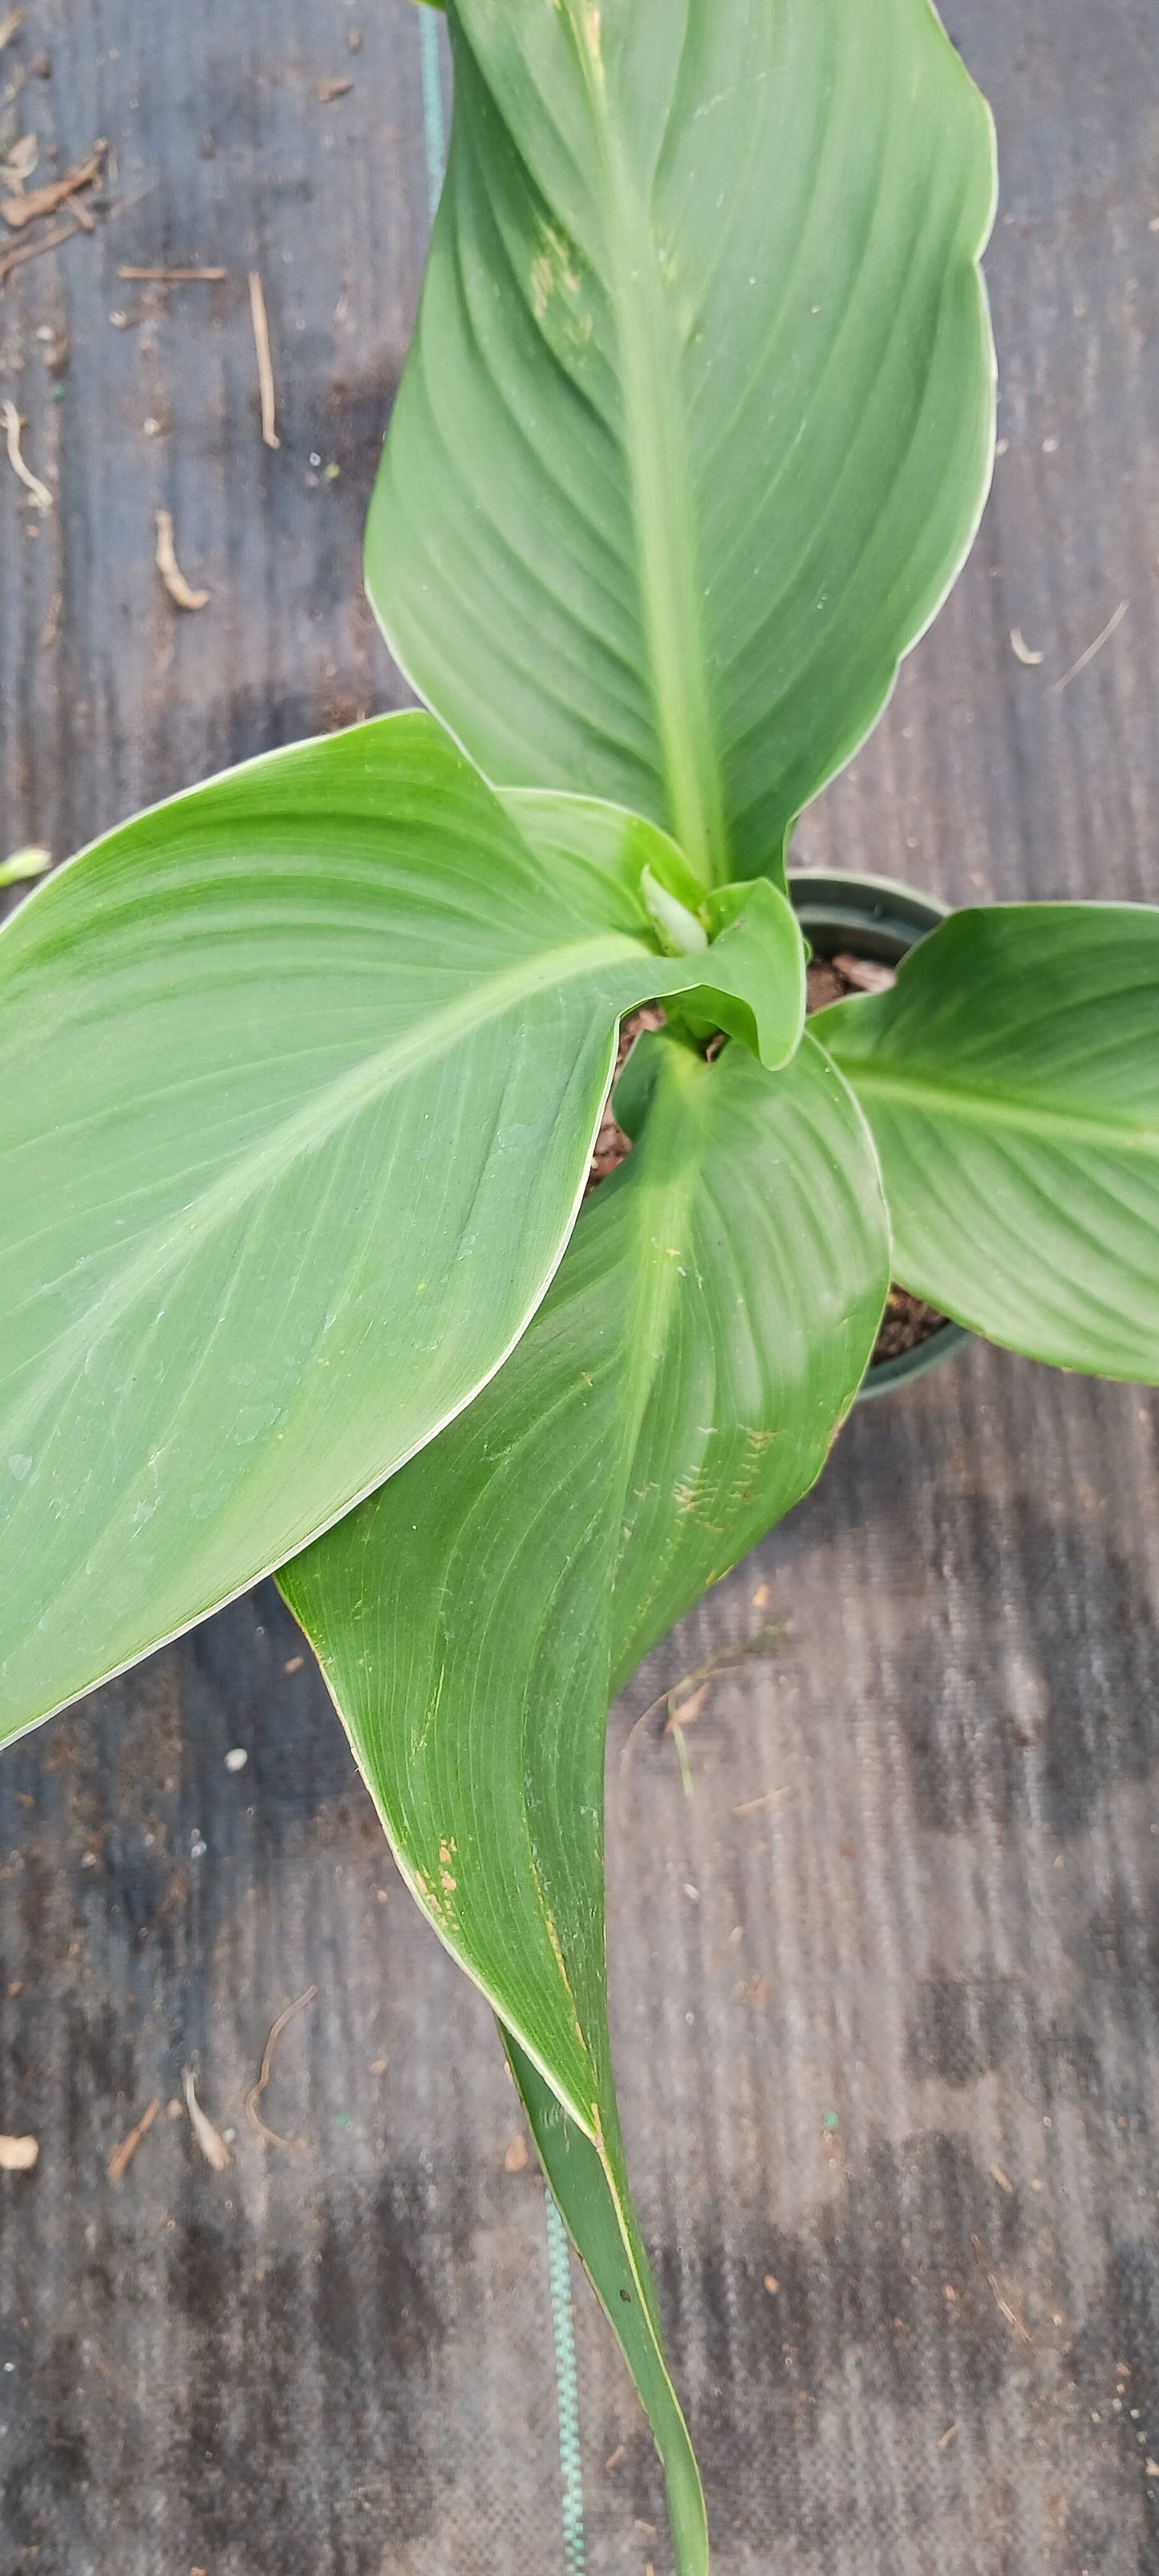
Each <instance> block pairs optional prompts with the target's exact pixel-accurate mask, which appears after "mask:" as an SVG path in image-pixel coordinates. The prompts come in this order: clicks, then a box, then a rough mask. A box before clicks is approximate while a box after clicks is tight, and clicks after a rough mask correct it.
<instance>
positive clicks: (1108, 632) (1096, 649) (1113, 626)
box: [1054, 599, 1131, 698]
mask: <svg viewBox="0 0 1159 2576" xmlns="http://www.w3.org/2000/svg"><path fill="white" fill-rule="evenodd" d="M1130 605H1131V602H1130V600H1129V599H1121V600H1120V601H1119V605H1118V607H1117V608H1116V610H1115V613H1114V616H1113V617H1108V619H1107V622H1106V625H1105V626H1104V627H1103V629H1102V631H1101V633H1100V634H1098V635H1096V637H1095V640H1094V643H1093V644H1088V646H1087V649H1086V652H1085V653H1080V654H1079V657H1078V660H1077V662H1074V663H1072V665H1071V668H1070V670H1069V671H1064V673H1063V676H1062V678H1061V680H1056V681H1055V684H1054V694H1055V696H1056V698H1061V696H1062V693H1063V690H1064V689H1069V687H1070V684H1071V681H1072V680H1077V678H1078V675H1079V672H1080V671H1085V670H1086V668H1087V664H1088V663H1089V662H1093V661H1094V658H1095V655H1096V653H1101V652H1102V649H1103V646H1104V644H1109V643H1110V640H1111V637H1112V635H1117V634H1118V631H1119V628H1120V626H1121V625H1122V623H1123V619H1124V618H1125V616H1126V614H1127V610H1128V609H1129V607H1130Z"/></svg>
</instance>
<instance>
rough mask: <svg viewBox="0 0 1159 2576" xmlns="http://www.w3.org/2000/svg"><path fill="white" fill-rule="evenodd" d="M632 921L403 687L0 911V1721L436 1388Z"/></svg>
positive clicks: (384, 1456) (357, 1467)
mask: <svg viewBox="0 0 1159 2576" xmlns="http://www.w3.org/2000/svg"><path fill="white" fill-rule="evenodd" d="M714 977H715V978H718V979H719V980H720V981H721V983H722V984H723V986H724V988H725V991H724V994H723V995H722V1010H723V1013H724V1015H725V1017H726V1018H727V1019H728V1021H729V1024H730V1025H733V1026H735V1027H737V1028H738V1029H739V1030H740V1033H741V1034H742V1035H745V1036H748V1035H750V1034H751V1035H753V1036H755V1035H756V1033H757V1032H756V1023H757V1019H758V1017H759V1014H760V1011H761V1008H762V1006H763V1004H762V997H764V996H765V995H766V991H767V989H768V988H769V987H770V981H771V982H772V983H773V984H775V980H776V978H775V961H771V960H770V955H769V948H768V938H767V925H766V926H765V929H762V925H761V923H760V922H756V923H755V925H754V922H753V921H751V920H750V921H747V922H743V923H741V924H739V925H737V926H734V927H732V928H729V929H727V930H725V931H724V932H723V933H722V936H721V938H720V939H719V941H718V942H717V944H716V946H715V948H713V949H712V950H711V951H709V952H707V953H706V954H705V955H704V956H701V957H698V958H696V959H693V960H689V959H687V958H676V959H671V958H663V957H660V956H658V955H657V954H656V953H655V934H654V932H653V929H652V926H651V924H650V923H649V922H648V920H647V916H646V914H645V913H644V912H643V909H642V906H641V902H640V899H639V895H638V893H637V894H636V895H632V893H631V890H630V888H627V887H625V888H623V889H617V886H616V884H615V882H614V880H613V879H612V878H611V877H609V876H608V875H607V874H606V873H605V874H603V875H601V873H600V872H599V871H598V870H596V869H594V868H585V867H584V866H582V865H581V864H579V863H578V862H577V863H575V864H570V863H569V862H568V861H567V858H566V854H563V853H561V854H559V855H558V856H557V859H556V861H555V863H554V865H553V869H552V874H551V876H550V879H549V878H548V876H547V875H546V873H545V871H544V869H543V867H542V864H541V863H540V862H539V860H538V859H537V858H536V857H535V856H534V854H533V853H532V851H531V850H530V848H529V847H528V845H527V843H526V841H525V840H524V839H523V838H522V837H521V836H520V835H519V834H518V833H517V832H516V830H515V829H514V827H513V825H512V824H511V823H510V821H509V820H508V818H507V817H506V815H505V814H504V813H503V811H502V809H501V808H500V806H499V805H498V804H497V802H496V800H495V798H494V797H493V796H492V794H491V792H490V790H489V789H488V788H487V786H486V785H485V784H484V782H483V780H482V779H481V778H480V777H479V775H478V773H477V771H475V770H473V769H472V768H471V767H470V766H469V764H468V763H467V762H466V761H465V760H464V759H463V757H462V756H461V754H460V753H459V752H458V751H457V750H456V749H455V748H454V746H453V745H452V744H451V743H450V742H449V740H448V738H447V736H446V735H445V734H444V733H443V732H442V731H441V729H440V728H439V727H438V726H437V725H436V724H434V723H433V722H432V720H431V718H430V717H429V716H425V715H419V716H416V715H405V716H395V717H390V718H386V719H381V720H379V721H377V722H375V723H372V724H368V725H363V726H358V727H355V728H354V729H353V730H352V731H351V732H349V733H345V734H340V735H335V736H333V737H331V738H330V739H329V740H327V741H322V742H318V743H313V744H306V745H303V746H300V747H298V748H297V749H295V750H293V751H289V752H279V753H275V754H272V755H271V756H270V757H268V758H266V759H262V760H258V761H254V762H252V763H250V764H249V765H248V766H247V767H245V768H242V769H238V770H235V771H232V772H230V773H228V774H227V775H226V776H225V777H223V778H219V779H215V780H213V781H211V782H210V784H209V785H208V786H205V787H201V788H198V789H196V790H195V791H194V792H193V793H192V794H190V795H187V796H182V797H178V798H176V799H174V801H173V802H172V803H170V804H167V805H163V806H159V807H158V808H156V809H155V810H154V811H153V812H152V813H149V814H145V815H142V816H139V817H138V818H137V819H136V820H135V821H133V822H131V823H128V824H126V825H125V826H124V827H123V828H122V829H121V830H120V831H117V832H113V833H110V834H109V836H108V837H107V839H105V840H103V841H100V842H98V843H96V844H95V845H94V847H93V848H92V849H90V850H88V851H86V852H85V853H84V854H83V855H82V856H81V857H80V858H78V859H75V860H73V861H72V862H71V864H70V865H69V866H68V867H66V868H64V869H62V870H60V871H58V872H57V874H56V875H55V876H53V877H51V878H49V879H48V880H46V882H45V884H44V885H43V886H42V887H41V888H40V889H39V890H38V891H37V892H36V893H34V894H33V895H31V896H30V897H29V899H28V900H27V902H26V903H25V904H24V905H23V906H22V907H21V909H20V910H19V911H18V912H17V913H16V914H15V915H14V916H13V917H12V919H11V920H10V921H9V922H8V923H6V925H5V927H4V930H3V932H2V933H0V1204H2V1206H3V1209H4V1227H3V1238H2V1241H0V1312H2V1314H3V1317H4V1337H3V1350H2V1354H0V1528H2V1544H3V1559H2V1561H3V1566H4V1645H3V1661H2V1664H0V1734H10V1733H13V1732H15V1731H17V1730H18V1729H19V1728H21V1727H23V1726H26V1725H28V1724H30V1723H32V1722H33V1721H35V1720H36V1719H38V1718H40V1717H43V1716H46V1715H47V1714H48V1713H49V1712H50V1711H51V1710H52V1709H53V1708H56V1707H59V1706H60V1705H62V1704H63V1702H65V1701H66V1700H68V1699H69V1698H71V1697H73V1696H74V1695H75V1694H76V1693H78V1692H79V1691H82V1690H84V1689H86V1688H88V1687H90V1686H91V1685H92V1684H93V1683H94V1682H96V1681H98V1680H101V1679H103V1678H104V1677H105V1676H106V1675H107V1674H109V1673H110V1672H114V1671H117V1670H119V1669H120V1668H121V1667H122V1666H123V1665H125V1664H126V1663H129V1662H132V1661H133V1660H134V1659H135V1658H136V1657H137V1656H139V1655H142V1654H144V1653H146V1652H148V1650H149V1649H150V1648H151V1647H152V1646H155V1645H157V1644H158V1643H160V1641H161V1640H162V1639H163V1638H165V1637H167V1636H171V1635H173V1634H174V1633H175V1632H176V1631H177V1630H178V1629H180V1628H183V1627H186V1626H188V1625H189V1624H190V1623H191V1622H192V1621H193V1620H195V1619H198V1618H201V1617H202V1616H204V1614H205V1613H206V1612H207V1611H210V1610H212V1609H214V1608H216V1607H217V1606H218V1604H219V1603H220V1602H222V1601H223V1600H225V1599H227V1598H229V1596H230V1595H231V1594H233V1593H234V1592H237V1591H239V1590H240V1589H242V1588H243V1587H244V1586H245V1585H247V1584H249V1583H251V1582H252V1581H254V1580H255V1578H256V1577H257V1576H258V1575H260V1574H262V1573H264V1572H266V1571H268V1569H269V1568H270V1567H271V1566H272V1565H275V1564H277V1563H279V1562H280V1561H281V1560H282V1558H283V1557H285V1556H286V1555H287V1554H288V1553H291V1552H292V1551H293V1550H294V1549H296V1548H297V1547H298V1546H300V1545H302V1544H304V1543H305V1541H307V1540H308V1539H309V1538H311V1537H312V1536H314V1535H315V1534H316V1533H317V1532H318V1531H319V1530H320V1529H322V1528H324V1527H325V1526H326V1525H327V1523H328V1522H330V1521H332V1520H333V1519H335V1518H336V1516H337V1515H338V1514H339V1513H341V1512H343V1511H344V1510H346V1509H347V1507H348V1506H349V1505H350V1504H351V1503H353V1502H355V1501H356V1500H357V1499H358V1498H359V1497H360V1496H361V1495H363V1494H365V1493H366V1492H367V1491H368V1490H369V1489H370V1488H371V1487H373V1486H374V1485H376V1484H377V1483H378V1482H379V1481H380V1480H381V1478H382V1477H384V1476H387V1475H389V1474H390V1473H391V1472H392V1471H393V1469H394V1468H396V1467H397V1466H398V1465H399V1464H400V1462H401V1460H402V1459H404V1458H406V1457H408V1456H409V1455H410V1454H411V1453H412V1451H413V1450H415V1449H416V1448H418V1447H419V1446H420V1445H421V1443H422V1442H423V1441H425V1440H428V1439H429V1438H430V1437H431V1434H432V1432H434V1431H435V1430H437V1429H438V1428H439V1426H440V1425H441V1424H443V1423H445V1422H446V1421H447V1420H448V1419H449V1418H450V1416H451V1415H453V1414H454V1413H456V1412H457V1411H458V1409H459V1407H460V1406H461V1405H463V1404H465V1403H467V1402H468V1401H469V1399H470V1397H471V1396H472V1395H473V1394H474V1392H475V1390H476V1388H477V1387H478V1386H479V1385H480V1384H481V1383H482V1382H483V1380H484V1379H485V1378H487V1377H488V1376H489V1375H490V1374H491V1372H492V1371H493V1370H494V1369H496V1368H497V1367H498V1366H499V1364H500V1362H501V1361H502V1359H503V1358H504V1356H505V1355H506V1353H507V1352H508V1351H509V1350H510V1348H511V1346H512V1344H513V1343H514V1342H515V1341H516V1340H517V1338H518V1336H519V1334H520V1333H521V1332H522V1331H523V1329H524V1326H525V1325H526V1323H527V1320H528V1317H529V1315H530V1314H531V1313H532V1312H533V1310H534V1308H535V1306H536V1305H537V1304H538V1302H539V1299H540V1297H541V1296H542V1293H543V1290H544V1288H545V1286H546V1284H547V1281H548V1279H549V1277H550V1275H551V1273H552V1271H553V1269H554V1268H555V1265H556V1263H557V1261H558V1259H559V1255H560V1253H561V1251H562V1249H563V1245H564V1243H565V1241H566V1239H567V1236H568V1234H569V1232H570V1230H571V1226H572V1223H573V1221H574V1217H575V1212H576V1208H577V1205H578V1202H579V1197H580V1193H581V1191H582V1188H583V1184H584V1177H585V1173H586V1168H587V1162H588V1156H589V1153H590V1149H591V1144H592V1138H593V1134H594V1131H595V1128H596V1125H597V1122H598V1119H599V1115H600V1108H601V1103H602V1100H603V1096H604V1093H605V1091H606V1088H607V1083H608V1079H609V1074H610V1070H611V1065H612V1061H613V1057H614V1045H615V1022H616V1019H617V1016H618V1014H619V1013H620V1012H621V1011H623V1010H627V1009H630V1008H632V1007H633V1006H634V1005H635V1004H636V1003H637V1002H641V1001H643V1000H645V999H648V998H650V997H651V996H653V995H654V994H657V993H669V992H680V991H681V990H683V989H684V988H685V987H687V986H689V985H690V984H695V990H696V993H697V995H698V996H700V995H702V993H703V989H704V985H705V982H706V981H707V982H709V983H710V984H711V981H712V979H713V978H714Z"/></svg>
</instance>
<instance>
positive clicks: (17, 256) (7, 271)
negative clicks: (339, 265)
mask: <svg viewBox="0 0 1159 2576" xmlns="http://www.w3.org/2000/svg"><path fill="white" fill-rule="evenodd" d="M75 240H76V225H75V224H61V225H60V227H59V230H58V231H56V232H54V233H45V234H43V236H42V238H41V239H40V241H30V242H22V243H21V245H20V248H19V249H18V250H8V251H5V253H4V256H3V259H0V286H3V284H4V280H5V278H6V277H10V276H11V274H12V271H13V269H14V268H23V266H24V262H25V260H26V259H39V257H40V254H41V252H42V251H45V250H59V249H60V245H61V243H62V242H66V241H75Z"/></svg>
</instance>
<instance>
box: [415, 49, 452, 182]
mask: <svg viewBox="0 0 1159 2576" xmlns="http://www.w3.org/2000/svg"><path fill="white" fill-rule="evenodd" d="M419 41H420V43H421V45H422V62H423V123H424V125H425V126H426V132H427V185H428V187H429V189H430V195H431V213H432V215H433V214H434V212H435V208H436V206H437V205H438V202H439V198H440V195H441V194H442V186H443V172H444V170H445V169H446V166H447V129H446V125H445V122H444V118H443V69H442V64H441V63H440V61H439V21H438V17H437V15H436V13H435V11H434V10H433V9H428V8H426V7H425V6H423V5H421V0H420V7H419Z"/></svg>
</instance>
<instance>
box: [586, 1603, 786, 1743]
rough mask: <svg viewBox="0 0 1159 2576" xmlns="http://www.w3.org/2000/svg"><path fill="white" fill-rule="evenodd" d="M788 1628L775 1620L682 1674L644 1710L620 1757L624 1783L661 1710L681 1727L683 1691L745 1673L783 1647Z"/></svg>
mask: <svg viewBox="0 0 1159 2576" xmlns="http://www.w3.org/2000/svg"><path fill="white" fill-rule="evenodd" d="M785 1624H786V1623H785V1621H784V1620H783V1619H774V1620H773V1621H772V1622H771V1623H769V1624H766V1626H765V1627H763V1628H758V1629H757V1632H756V1635H755V1637H749V1638H747V1639H746V1641H745V1643H744V1645H743V1646H739V1647H737V1646H723V1647H720V1648H718V1650H717V1652H716V1654H715V1655H709V1656H708V1657H707V1658H706V1660H705V1662H704V1663H703V1664H698V1665H697V1667H696V1670H695V1672H694V1673H684V1674H682V1676H681V1678H680V1680H679V1681H678V1682H673V1684H672V1688H671V1690H666V1691H661V1692H660V1693H659V1695H658V1697H657V1698H656V1699H654V1700H652V1701H650V1703H649V1705H648V1707H647V1708H646V1709H645V1710H644V1714H643V1716H642V1717H638V1718H637V1720H636V1723H635V1725H634V1727H633V1728H632V1731H631V1733H630V1735H629V1737H628V1740H627V1742H626V1744H625V1746H624V1750H623V1752H622V1753H621V1755H620V1762H619V1777H620V1778H621V1779H622V1778H623V1775H624V1769H625V1766H626V1764H627V1762H628V1760H629V1758H630V1755H631V1753H632V1750H633V1748H634V1745H635V1742H636V1737H637V1736H638V1735H639V1734H640V1732H641V1729H642V1728H643V1727H645V1726H647V1724H648V1720H649V1718H652V1717H655V1715H656V1711H657V1709H658V1708H665V1707H666V1708H667V1710H668V1717H669V1720H671V1719H672V1718H673V1717H675V1719H676V1721H677V1723H679V1721H680V1719H681V1718H682V1717H683V1715H684V1711H683V1709H682V1708H681V1707H680V1705H679V1702H680V1695H681V1692H682V1691H692V1690H694V1689H695V1687H696V1684H697V1683H698V1682H710V1681H716V1680H717V1679H718V1678H720V1677H722V1676H723V1675H724V1674H726V1673H740V1672H743V1671H744V1668H745V1665H746V1664H747V1663H751V1662H752V1661H753V1659H754V1658H755V1657H756V1656H759V1655H767V1654H768V1653H770V1651H771V1649H772V1648H773V1647H774V1646H777V1645H779V1644H780V1641H781V1639H782V1637H783V1636H784V1634H785ZM698 1713H699V1710H698ZM662 1731H663V1733H664V1734H667V1733H668V1727H667V1725H666V1726H665V1727H664V1729H663V1730H662Z"/></svg>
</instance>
